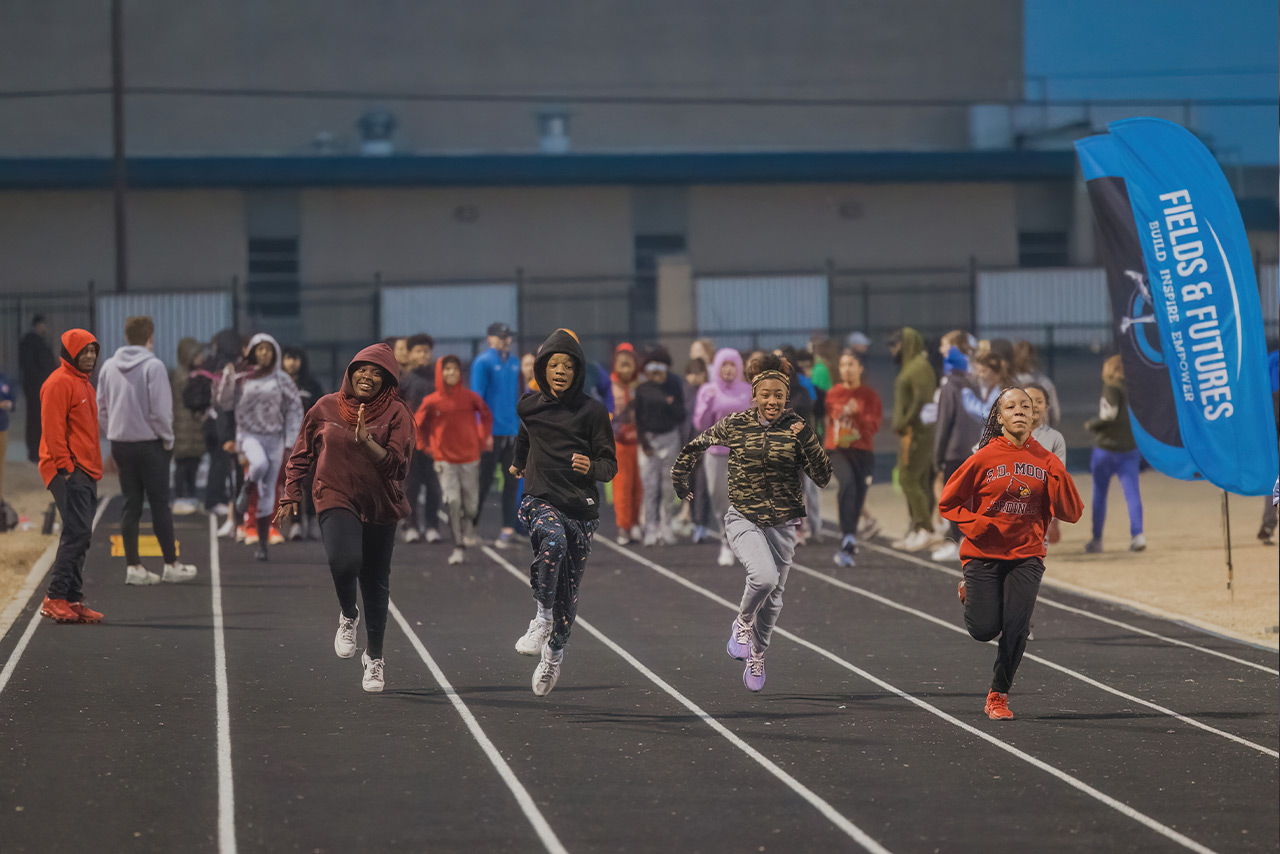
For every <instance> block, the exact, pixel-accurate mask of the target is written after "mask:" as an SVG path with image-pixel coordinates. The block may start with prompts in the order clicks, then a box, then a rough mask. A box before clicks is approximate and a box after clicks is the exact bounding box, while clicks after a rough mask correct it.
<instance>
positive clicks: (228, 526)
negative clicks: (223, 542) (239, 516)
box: [218, 515, 236, 539]
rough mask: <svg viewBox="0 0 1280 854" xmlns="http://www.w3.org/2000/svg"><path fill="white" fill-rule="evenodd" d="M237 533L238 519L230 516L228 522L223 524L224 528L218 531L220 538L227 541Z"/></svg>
mask: <svg viewBox="0 0 1280 854" xmlns="http://www.w3.org/2000/svg"><path fill="white" fill-rule="evenodd" d="M235 532H236V518H235V517H234V516H231V515H228V516H227V521H225V522H223V523H222V527H221V528H219V529H218V536H219V537H222V538H223V539H226V538H227V537H229V536H231V535H232V534H234V533H235Z"/></svg>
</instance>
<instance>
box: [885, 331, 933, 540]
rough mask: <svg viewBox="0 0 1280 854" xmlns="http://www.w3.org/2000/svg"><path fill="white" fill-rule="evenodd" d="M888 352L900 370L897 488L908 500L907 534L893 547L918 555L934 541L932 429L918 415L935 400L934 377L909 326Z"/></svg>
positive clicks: (921, 342) (895, 411)
mask: <svg viewBox="0 0 1280 854" xmlns="http://www.w3.org/2000/svg"><path fill="white" fill-rule="evenodd" d="M889 352H890V354H891V355H892V356H893V359H894V361H895V362H897V363H898V365H900V366H901V367H900V369H899V371H898V377H897V379H896V380H895V381H894V384H893V432H894V433H896V434H898V484H899V485H900V486H901V487H902V493H903V495H904V496H905V497H906V500H907V511H908V513H909V514H910V516H911V526H910V530H909V531H908V532H907V535H906V537H904V538H903V539H902V540H899V541H898V542H897V543H895V547H897V548H903V549H906V550H908V551H918V550H919V549H922V548H924V547H925V546H927V545H929V543H930V542H932V541H933V538H934V531H933V506H934V503H933V495H932V492H933V489H932V486H931V484H930V480H931V470H932V463H933V434H934V427H933V425H932V424H929V425H926V424H925V423H924V421H923V420H921V417H920V414H921V412H922V411H923V409H924V407H925V404H927V403H930V402H932V401H933V392H934V389H935V388H936V387H937V384H938V381H937V377H936V376H935V375H934V373H933V368H932V367H930V365H929V358H928V356H927V355H926V354H925V350H924V338H923V337H921V335H920V333H919V332H917V331H916V330H914V329H912V328H911V327H909V326H906V327H903V328H902V329H901V330H899V331H898V332H897V333H895V334H894V336H893V338H892V339H891V340H890V342H889Z"/></svg>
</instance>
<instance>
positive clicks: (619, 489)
mask: <svg viewBox="0 0 1280 854" xmlns="http://www.w3.org/2000/svg"><path fill="white" fill-rule="evenodd" d="M610 377H611V379H612V380H613V405H614V408H615V409H616V410H617V412H616V413H615V414H614V418H613V442H614V448H615V453H616V455H617V460H618V473H617V474H616V475H614V478H613V513H614V520H615V521H616V522H617V525H618V544H619V545H623V546H625V545H627V544H628V543H630V542H631V541H632V540H639V539H640V538H641V537H642V536H643V534H642V533H641V531H640V506H641V505H642V504H643V503H644V490H643V488H642V487H641V483H640V461H639V441H640V437H639V434H638V433H637V432H636V404H635V388H636V353H635V350H634V349H633V348H632V346H631V345H630V344H628V343H627V342H625V341H624V342H623V343H621V344H619V345H618V346H617V348H616V349H615V350H614V351H613V372H612V374H610Z"/></svg>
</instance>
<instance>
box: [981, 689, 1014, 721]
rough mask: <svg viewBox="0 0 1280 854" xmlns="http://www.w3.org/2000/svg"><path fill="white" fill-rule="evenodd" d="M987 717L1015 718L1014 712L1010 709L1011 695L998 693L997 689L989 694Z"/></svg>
mask: <svg viewBox="0 0 1280 854" xmlns="http://www.w3.org/2000/svg"><path fill="white" fill-rule="evenodd" d="M985 711H986V713H987V717H989V718H991V720H993V721H1011V720H1013V712H1011V711H1009V695H1008V694H997V693H996V692H995V691H992V692H990V693H989V694H987V708H986V710H985Z"/></svg>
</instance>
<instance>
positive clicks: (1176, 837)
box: [597, 538, 1214, 854]
mask: <svg viewBox="0 0 1280 854" xmlns="http://www.w3.org/2000/svg"><path fill="white" fill-rule="evenodd" d="M597 542H601V543H604V544H605V545H606V546H607V547H609V548H611V549H613V550H614V551H616V552H619V553H621V554H623V555H626V556H627V557H628V558H630V559H631V560H633V561H635V562H636V563H638V564H640V565H641V566H645V567H648V568H649V569H651V570H653V571H654V572H656V573H658V574H659V575H662V576H664V577H666V578H669V579H671V580H672V581H674V582H676V583H677V584H680V585H682V586H684V587H687V588H689V589H690V590H692V591H694V592H695V593H698V594H699V595H701V596H705V597H706V598H708V599H710V600H711V601H712V602H716V603H718V604H720V605H723V606H725V607H726V608H729V609H730V610H732V611H737V610H738V605H737V604H736V603H734V602H730V601H729V600H728V599H725V598H723V597H721V596H719V595H718V594H716V593H713V592H712V591H710V590H707V589H706V588H705V587H701V586H699V585H697V584H694V583H693V582H692V581H689V580H688V579H685V578H682V577H680V576H679V575H677V574H676V573H674V572H672V571H671V570H669V569H667V568H666V567H665V566H661V565H659V564H657V563H654V562H653V561H651V560H649V559H648V558H646V557H643V556H642V555H638V554H636V553H635V552H632V551H631V550H629V549H624V548H622V547H621V546H618V545H615V544H614V543H611V542H609V541H608V540H607V539H604V538H600V539H599V540H597ZM773 631H774V634H776V635H778V636H780V637H784V638H786V639H787V640H790V641H792V642H794V643H797V644H799V645H800V646H802V647H804V648H805V649H808V650H810V651H812V652H815V653H817V654H818V655H820V656H822V657H823V658H825V659H827V660H828V661H831V662H833V663H835V664H838V665H839V666H841V667H843V668H844V669H846V670H848V671H849V672H851V673H854V674H856V675H858V676H860V677H862V678H863V679H865V680H866V681H868V682H870V683H871V684H873V685H875V686H877V687H879V688H881V689H883V690H885V691H888V692H889V693H891V694H894V695H896V696H897V697H899V698H901V699H903V700H906V701H907V702H908V703H911V704H912V705H914V706H917V707H918V708H920V709H923V710H924V711H926V712H928V713H929V714H931V715H934V716H935V717H938V718H940V719H942V720H944V721H946V722H947V723H949V724H952V725H953V726H956V727H958V728H960V729H962V730H964V731H965V732H967V733H969V734H970V735H972V736H975V737H976V738H980V739H982V740H983V741H985V742H987V743H988V744H990V745H992V746H993V747H995V748H997V749H999V750H1003V751H1004V752H1005V753H1008V754H1009V755H1011V756H1013V757H1015V758H1017V759H1020V760H1022V761H1023V762H1026V763H1027V764H1028V765H1031V766H1033V767H1035V768H1038V769H1040V770H1041V771H1044V772H1045V773H1046V774H1049V775H1051V776H1053V777H1056V778H1057V779H1059V780H1061V781H1062V782H1064V783H1066V784H1067V785H1068V786H1071V787H1072V788H1073V789H1076V790H1077V791H1080V792H1083V793H1084V794H1086V795H1088V796H1089V797H1091V798H1093V799H1094V800H1096V801H1098V802H1099V803H1102V804H1105V805H1106V806H1108V807H1110V808H1111V809H1113V810H1115V811H1116V812H1118V813H1120V814H1121V815H1123V816H1126V817H1128V818H1131V819H1133V820H1134V821H1136V822H1138V823H1139V824H1141V825H1143V826H1145V827H1147V828H1149V829H1151V830H1154V831H1155V832H1156V833H1158V834H1160V835H1161V836H1163V837H1165V838H1166V839H1169V840H1172V841H1173V842H1176V843H1178V844H1179V845H1181V846H1183V847H1184V848H1187V849H1189V850H1191V851H1196V852H1198V854H1214V852H1213V849H1211V848H1207V847H1205V846H1204V845H1201V844H1200V843H1199V842H1196V841H1195V840H1194V839H1191V838H1190V837H1188V836H1184V835H1183V834H1181V833H1179V832H1178V831H1176V830H1174V829H1173V828H1172V827H1169V826H1168V825H1165V824H1161V823H1160V822H1158V821H1156V820H1155V819H1154V818H1151V817H1150V816H1148V815H1146V814H1145V813H1142V812H1139V811H1138V810H1136V809H1134V808H1133V807H1131V806H1129V805H1128V804H1126V803H1124V802H1122V801H1118V800H1116V799H1115V798H1113V797H1111V796H1110V795H1108V794H1106V793H1104V792H1101V791H1099V790H1097V789H1095V788H1094V787H1093V786H1090V785H1089V784H1088V783H1086V782H1084V781H1083V780H1081V779H1079V778H1078V777H1073V776H1072V775H1070V774H1068V773H1067V772H1065V771H1062V770H1060V769H1058V768H1056V767H1054V766H1053V765H1050V764H1049V763H1047V762H1045V761H1043V760H1041V759H1037V758H1036V757H1034V756H1032V755H1031V754H1029V753H1026V752H1024V751H1022V750H1019V749H1018V748H1016V747H1014V746H1013V745H1011V744H1008V743H1007V742H1004V741H1001V740H1000V739H998V738H996V737H995V736H993V735H990V734H988V733H986V732H984V731H982V730H980V729H978V728H977V727H975V726H972V725H971V724H967V723H965V722H964V721H962V720H960V719H959V718H957V717H955V716H954V715H951V714H948V713H947V712H944V711H943V710H942V709H939V708H938V707H937V706H934V705H932V704H930V703H927V702H925V701H924V700H921V699H920V698H918V697H915V696H913V695H911V694H908V693H907V692H906V691H903V690H902V689H901V688H898V687H896V686H894V685H890V684H889V683H888V682H885V681H884V680H883V679H880V678H879V677H877V676H874V675H872V674H871V673H868V672H867V671H865V670H863V669H862V668H860V667H858V666H857V665H855V664H853V663H851V662H848V661H846V660H844V659H843V658H841V657H840V656H838V655H836V654H835V653H834V652H831V651H829V650H827V649H824V648H823V647H820V646H818V645H817V644H815V643H812V642H810V641H807V640H805V639H804V638H802V637H800V636H799V635H796V634H793V633H791V632H789V631H787V630H786V629H780V628H774V630H773Z"/></svg>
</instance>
